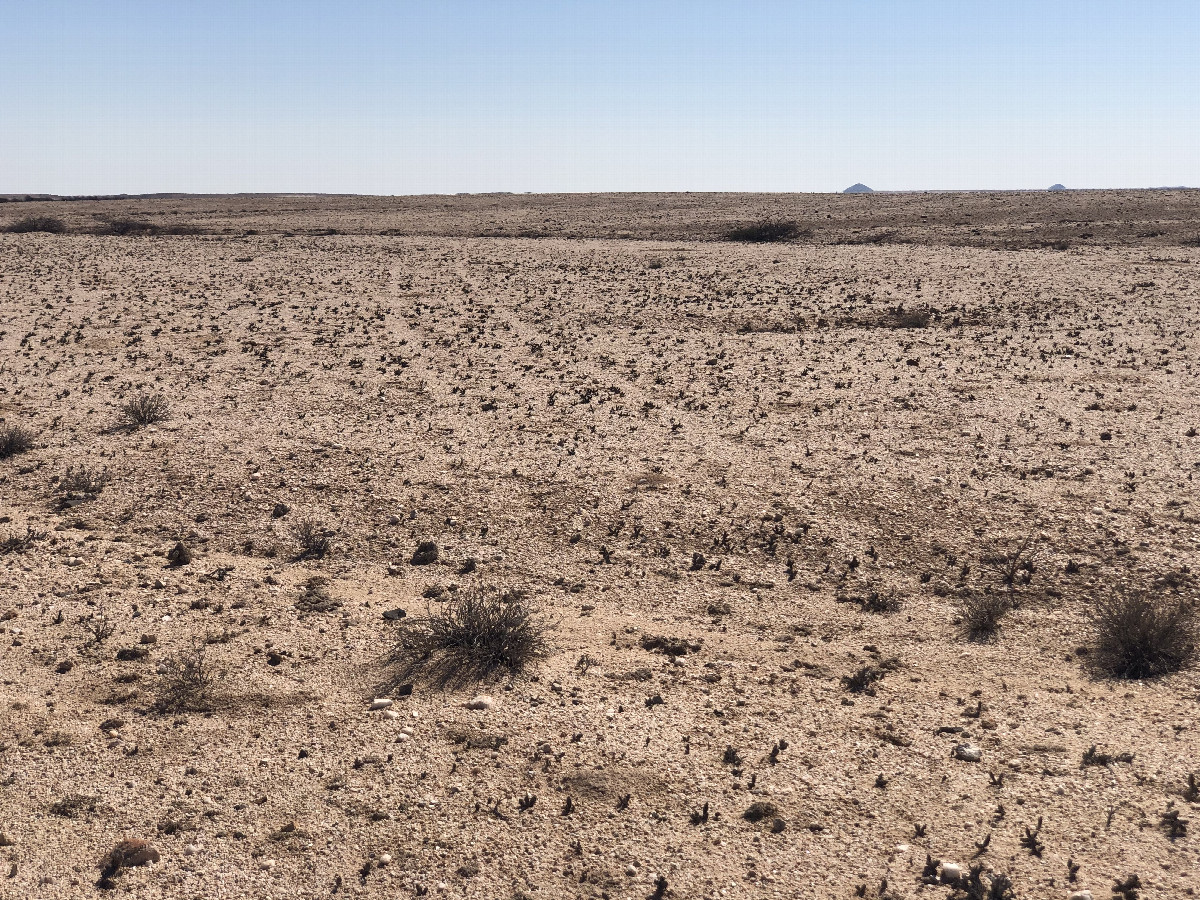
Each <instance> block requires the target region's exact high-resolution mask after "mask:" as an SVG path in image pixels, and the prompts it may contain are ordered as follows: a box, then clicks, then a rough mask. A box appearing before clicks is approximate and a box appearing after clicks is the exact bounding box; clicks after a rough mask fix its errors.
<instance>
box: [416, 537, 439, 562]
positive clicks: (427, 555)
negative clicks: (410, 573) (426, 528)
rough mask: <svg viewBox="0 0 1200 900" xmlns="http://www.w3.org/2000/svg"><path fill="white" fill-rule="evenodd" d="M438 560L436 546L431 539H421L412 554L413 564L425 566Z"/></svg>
mask: <svg viewBox="0 0 1200 900" xmlns="http://www.w3.org/2000/svg"><path fill="white" fill-rule="evenodd" d="M437 561H438V546H437V544H435V543H434V542H433V541H421V542H420V543H419V544H417V549H416V552H414V553H413V555H412V564H413V565H414V566H427V565H430V564H431V563H435V562H437Z"/></svg>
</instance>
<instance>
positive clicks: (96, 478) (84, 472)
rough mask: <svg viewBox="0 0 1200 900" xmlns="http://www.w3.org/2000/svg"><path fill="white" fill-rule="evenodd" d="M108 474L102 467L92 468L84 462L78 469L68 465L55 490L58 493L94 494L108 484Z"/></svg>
mask: <svg viewBox="0 0 1200 900" xmlns="http://www.w3.org/2000/svg"><path fill="white" fill-rule="evenodd" d="M108 481H109V474H108V472H106V471H105V470H103V469H93V468H90V467H88V466H87V465H86V464H85V465H81V466H80V467H79V468H78V469H76V468H75V467H74V466H68V467H67V471H66V474H64V475H63V476H62V477H61V478H60V479H59V480H58V485H57V487H56V489H55V490H56V491H57V492H58V493H60V494H86V495H90V496H95V495H96V494H99V493H100V492H101V491H102V490H104V488H105V485H107V484H108Z"/></svg>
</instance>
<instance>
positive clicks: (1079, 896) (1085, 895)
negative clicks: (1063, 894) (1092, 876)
mask: <svg viewBox="0 0 1200 900" xmlns="http://www.w3.org/2000/svg"><path fill="white" fill-rule="evenodd" d="M1067 900H1093V898H1092V892H1091V891H1072V892H1071V893H1070V894H1068V895H1067Z"/></svg>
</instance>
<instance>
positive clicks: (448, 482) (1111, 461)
mask: <svg viewBox="0 0 1200 900" xmlns="http://www.w3.org/2000/svg"><path fill="white" fill-rule="evenodd" d="M861 200H864V198H841V197H826V198H770V197H765V196H763V197H754V196H750V197H746V196H741V197H739V196H734V195H730V196H725V197H722V196H716V197H714V196H711V195H695V196H682V197H679V196H677V197H672V196H670V195H662V196H654V195H650V196H648V197H646V196H643V197H629V198H622V197H588V198H575V199H574V200H573V201H572V200H571V198H528V197H513V198H505V197H492V198H416V199H408V200H406V199H403V198H401V199H397V200H394V201H389V200H361V201H355V200H351V199H337V198H330V199H320V200H314V199H312V198H290V199H278V198H276V199H271V198H233V199H225V200H218V199H209V200H186V201H185V200H161V201H137V202H130V203H127V204H124V205H122V204H120V203H116V202H107V203H101V204H97V203H71V204H65V203H59V204H11V205H7V206H4V207H0V220H2V219H3V218H4V217H5V216H7V217H8V218H9V219H15V218H17V217H18V216H20V215H26V214H29V213H31V212H39V213H41V212H50V213H53V214H57V215H62V216H63V217H64V218H66V219H67V220H68V223H69V225H70V226H71V228H72V232H71V233H68V234H63V235H50V234H28V235H11V234H5V235H0V373H2V377H0V416H2V417H3V419H4V422H5V423H6V424H19V425H21V426H24V427H27V428H29V429H31V430H32V432H33V433H34V434H35V441H34V446H33V448H32V449H30V450H28V451H27V452H24V453H20V454H17V455H14V456H12V457H10V458H8V459H5V460H2V461H0V541H4V540H5V539H10V540H8V541H7V543H5V544H3V545H0V549H2V550H3V553H2V555H0V833H2V835H3V837H2V838H0V844H3V846H0V867H2V871H0V894H2V895H3V896H6V897H7V896H12V897H31V898H56V897H82V896H93V895H97V894H98V893H100V891H101V889H100V888H98V887H97V886H96V885H97V880H98V879H99V878H101V876H102V874H104V873H102V872H101V865H102V862H103V860H104V857H105V855H106V854H107V853H108V852H109V851H110V849H112V848H113V846H114V845H115V844H116V843H117V842H118V841H120V840H122V839H126V838H129V839H141V840H146V841H149V842H150V843H151V844H153V846H154V849H155V850H156V851H157V855H158V856H159V859H158V861H157V862H152V863H151V864H149V865H144V866H129V867H125V868H122V869H120V870H119V871H118V872H117V873H116V875H115V876H113V877H112V878H111V879H110V882H109V884H108V885H107V887H109V888H112V889H114V890H115V892H116V893H117V894H118V895H120V896H126V895H128V896H134V897H147V898H150V897H171V898H180V897H206V898H207V897H222V898H236V897H328V896H331V895H343V894H345V895H350V896H356V897H397V896H399V897H406V896H424V895H426V894H428V895H429V896H435V897H472V898H505V900H507V898H559V897H584V898H614V900H615V898H637V900H640V898H645V897H648V896H652V895H655V894H656V892H657V894H658V896H665V897H674V898H680V900H683V898H700V897H704V898H719V897H805V898H815V897H835V898H841V897H855V896H865V897H869V898H878V897H895V898H909V897H918V896H920V897H931V898H938V900H940V898H944V897H949V896H951V895H952V889H951V888H950V887H946V886H942V885H933V884H925V883H923V882H922V880H921V876H922V873H923V870H924V868H925V866H926V862H927V855H928V856H930V857H932V858H933V859H935V860H941V861H943V862H946V863H957V864H959V865H961V866H963V867H964V868H966V867H967V866H968V865H969V864H971V863H981V864H983V865H984V866H985V871H986V872H989V873H993V874H994V873H1003V874H1005V875H1007V876H1009V877H1010V878H1011V879H1012V881H1013V884H1014V889H1015V893H1016V896H1017V897H1018V898H1066V897H1067V896H1068V895H1069V894H1070V893H1071V892H1072V891H1076V890H1084V889H1086V890H1090V891H1092V893H1093V895H1094V896H1095V897H1097V898H1101V897H1108V896H1110V894H1111V890H1110V889H1111V887H1112V885H1113V883H1114V881H1115V880H1117V879H1127V878H1128V877H1129V876H1131V875H1133V874H1135V873H1136V874H1137V875H1138V877H1139V880H1140V882H1141V884H1142V886H1143V887H1142V889H1141V896H1142V897H1145V898H1178V897H1183V896H1192V895H1194V894H1195V892H1196V890H1197V889H1198V888H1200V858H1198V856H1197V853H1198V849H1200V844H1198V843H1197V841H1198V840H1200V838H1198V837H1197V833H1200V820H1197V821H1196V823H1195V824H1194V825H1193V826H1192V828H1191V829H1189V830H1188V831H1187V833H1186V834H1177V835H1176V836H1175V837H1174V838H1172V837H1171V836H1170V835H1169V833H1168V828H1167V827H1165V826H1164V825H1163V814H1164V813H1167V812H1169V811H1170V810H1177V811H1179V812H1180V814H1181V817H1182V818H1183V819H1184V820H1188V819H1193V820H1195V819H1196V817H1195V813H1196V812H1197V811H1198V809H1200V806H1198V804H1197V802H1196V800H1195V795H1194V794H1192V795H1191V796H1192V800H1191V801H1189V800H1188V799H1187V796H1186V794H1187V786H1188V776H1189V775H1190V774H1197V773H1200V708H1198V706H1197V701H1198V700H1200V677H1198V676H1197V673H1196V672H1195V671H1185V672H1182V673H1179V674H1176V675H1172V676H1169V677H1166V678H1162V679H1159V680H1155V681H1147V682H1128V681H1117V680H1113V679H1111V678H1108V677H1105V676H1103V675H1101V674H1099V673H1097V672H1096V671H1094V669H1093V668H1092V666H1091V663H1090V657H1089V655H1088V653H1087V648H1088V647H1089V645H1090V641H1091V632H1090V624H1089V615H1088V611H1089V609H1090V604H1091V602H1092V601H1093V600H1094V599H1095V598H1097V597H1100V596H1104V595H1105V594H1106V593H1107V592H1110V591H1112V590H1113V587H1114V585H1117V584H1122V583H1124V584H1130V585H1134V586H1143V587H1153V588H1154V589H1155V590H1159V591H1165V592H1169V591H1180V592H1185V593H1186V592H1188V591H1193V590H1194V589H1195V583H1194V581H1192V580H1191V579H1190V572H1194V570H1195V568H1196V567H1197V564H1198V563H1200V527H1198V525H1200V494H1198V491H1197V489H1198V484H1197V481H1196V476H1197V475H1198V474H1200V437H1198V436H1197V434H1196V432H1197V430H1198V429H1200V390H1198V388H1197V374H1198V372H1200V363H1198V361H1197V348H1198V346H1200V344H1198V343H1197V341H1198V328H1200V279H1198V276H1200V246H1197V245H1196V242H1195V241H1193V238H1194V237H1195V236H1196V235H1197V234H1200V224H1198V221H1200V214H1198V213H1200V205H1198V204H1197V196H1196V194H1195V193H1187V192H1162V193H1146V194H1133V193H1130V194H1116V193H1099V194H1083V193H1071V194H1069V195H1062V196H1041V195H928V196H911V195H910V196H904V197H901V196H893V197H873V198H865V202H863V203H859V205H858V206H852V205H850V204H852V203H856V202H859V201H861ZM866 204H874V206H867V205H866ZM825 210H828V212H825ZM822 215H824V216H828V217H830V218H829V219H822V218H820V217H821V216H822ZM113 216H130V217H135V218H138V219H141V220H149V221H155V222H157V223H159V224H180V223H183V224H188V223H191V224H195V225H198V226H200V227H201V228H203V229H204V231H203V233H199V234H193V235H158V236H144V235H124V236H111V235H110V236H103V235H95V234H87V233H82V232H83V229H85V228H86V227H90V224H94V223H96V222H102V221H103V220H104V219H105V217H113ZM763 216H780V217H782V216H790V217H793V218H799V219H800V220H801V223H802V224H804V225H807V226H810V227H811V228H812V232H811V234H808V235H805V236H804V237H803V238H802V240H800V241H798V242H795V243H789V244H783V245H742V244H732V243H728V242H721V241H716V240H711V239H710V238H712V237H713V236H715V235H716V234H719V232H720V230H721V229H722V228H724V227H726V226H727V224H728V223H730V222H736V221H746V220H753V219H755V218H761V217H763ZM536 219H540V220H542V221H540V222H536V223H535V222H534V220H536ZM828 223H835V224H828ZM328 229H332V230H333V231H335V232H337V233H321V232H325V231H326V230H328ZM973 230H976V231H978V232H979V233H978V234H972V231H973ZM518 233H525V234H529V235H533V234H537V235H541V236H537V237H534V236H529V237H518V236H496V235H517V234H518ZM1083 234H1089V235H1090V236H1089V237H1081V235H1083ZM486 235H492V236H486ZM878 235H882V237H878V238H877V236H878ZM1022 235H1024V236H1022ZM631 237H635V238H641V239H638V240H633V239H629V238H631ZM1055 247H1062V248H1063V249H1055ZM153 394H161V395H163V396H164V397H165V398H166V400H167V401H168V402H169V405H170V413H171V415H170V418H169V419H168V420H166V421H164V422H161V423H159V424H157V425H152V426H149V427H145V428H138V429H133V428H127V427H121V415H120V408H121V406H122V405H123V404H124V403H126V402H127V401H129V400H130V399H132V398H136V397H138V396H141V395H153ZM81 468H84V469H86V470H87V471H88V472H89V473H90V474H92V475H97V474H98V475H99V476H100V478H99V479H97V480H96V481H95V483H93V484H91V485H88V484H87V483H86V481H81V480H80V479H79V478H78V475H79V472H80V470H81ZM97 486H98V487H99V490H95V488H96V487H97ZM279 504H283V505H284V506H279ZM285 507H286V511H284V509H285ZM305 522H307V523H310V524H313V525H315V526H316V527H317V529H318V531H320V532H322V533H324V534H326V535H327V536H328V539H329V541H330V550H329V552H328V553H327V554H326V555H325V556H324V557H323V558H319V559H318V558H306V559H297V557H298V555H299V553H300V546H299V544H298V538H297V535H298V531H299V530H300V527H301V525H302V523H305ZM1025 540H1029V542H1030V547H1031V548H1032V549H1033V551H1034V553H1035V554H1036V559H1035V562H1036V565H1035V567H1034V574H1033V576H1032V579H1031V581H1030V583H1029V584H1028V585H1022V586H1021V587H1020V588H1019V589H1018V603H1019V605H1018V608H1017V609H1016V610H1015V611H1014V612H1013V613H1011V614H1010V615H1009V616H1008V617H1007V619H1006V620H1005V621H1004V623H1003V625H1002V628H1001V630H1000V633H999V635H998V636H997V637H996V639H994V640H992V641H984V642H979V641H970V640H967V639H966V638H965V637H964V636H963V634H962V628H961V627H960V625H959V624H958V618H957V617H958V616H959V612H960V610H959V604H960V602H961V597H962V596H963V595H965V594H970V593H975V594H978V593H979V592H982V591H985V590H994V591H998V590H1002V589H1003V588H1002V585H1001V584H1000V582H999V580H998V578H997V576H996V575H995V574H994V573H992V572H991V571H990V570H989V569H988V568H987V567H986V566H985V565H983V564H982V562H981V560H982V558H983V557H985V556H986V555H987V554H989V553H991V552H994V551H996V550H997V549H1004V548H1009V547H1014V546H1017V545H1019V544H1020V542H1022V541H1025ZM422 541H432V542H434V543H436V545H437V547H438V549H439V558H438V561H437V562H435V563H432V564H425V565H414V564H413V562H412V560H413V554H414V551H415V550H416V549H417V546H418V544H419V543H420V542H422ZM179 544H182V545H183V546H184V547H186V548H187V550H188V551H189V555H190V557H191V558H190V561H187V562H186V564H180V563H182V562H184V560H181V559H180V558H179V556H178V554H177V553H176V552H175V548H176V546H177V545H179ZM314 579H315V580H314ZM480 585H488V586H496V587H498V588H501V589H504V590H518V591H523V592H525V593H526V595H527V597H528V602H529V603H531V604H532V605H533V606H534V607H535V608H536V609H537V610H538V611H539V615H540V616H541V618H542V620H543V621H544V622H545V624H546V626H547V628H548V631H547V638H548V642H549V647H550V652H549V654H548V655H547V656H546V657H545V658H544V659H543V660H541V661H540V662H538V663H536V664H535V665H534V666H533V667H532V668H531V669H530V670H529V671H528V672H526V673H524V674H519V675H497V676H495V677H493V678H491V679H489V680H486V681H484V682H482V683H465V684H456V685H451V686H439V685H438V684H435V683H430V682H428V681H423V680H421V679H420V678H418V679H416V680H415V681H414V682H413V685H414V686H413V690H412V693H411V695H408V696H400V692H399V691H398V690H396V682H397V668H396V666H397V663H396V661H395V659H394V658H393V656H392V651H393V649H394V648H395V646H396V643H397V634H398V631H399V629H400V627H401V625H400V624H398V623H397V622H395V621H393V620H389V619H385V618H384V616H383V613H384V612H385V611H390V610H395V609H404V610H406V611H407V612H408V616H409V617H410V618H411V617H417V616H421V615H424V614H425V613H426V611H427V610H435V611H436V610H437V609H438V608H439V605H440V604H442V603H444V602H446V600H447V598H450V597H453V596H454V595H455V594H456V593H458V592H464V591H471V590H474V589H477V588H478V587H479V586H480ZM871 598H884V599H885V600H887V601H889V602H888V603H886V604H883V605H886V606H888V607H889V609H888V610H885V611H882V612H871V611H870V609H871V608H872V603H871V602H870V600H871ZM109 632H111V633H109ZM656 638H663V639H665V640H663V641H658V640H655V639H656ZM197 646H199V647H203V648H204V665H205V666H207V667H208V669H209V671H211V672H213V673H215V689H214V690H213V692H212V696H211V697H210V699H209V702H208V703H207V704H204V705H202V706H200V707H198V708H195V709H191V710H182V711H173V712H161V711H158V710H157V708H156V703H159V702H160V701H161V699H162V697H163V695H164V685H165V684H167V683H168V682H169V681H170V679H171V675H170V667H171V665H172V663H173V661H176V660H180V659H186V658H188V654H191V653H192V652H193V651H194V649H195V648H196V647H197ZM864 667H873V669H874V671H875V672H876V674H881V675H882V678H881V679H880V680H878V681H876V682H875V683H874V684H873V685H872V687H871V688H870V690H868V691H863V692H855V691H853V690H851V689H850V686H849V685H848V684H847V682H846V681H845V679H846V678H847V677H848V676H851V675H853V674H854V673H856V672H858V671H860V670H862V669H863V668H864ZM164 673H165V674H164ZM480 694H486V695H488V696H490V698H491V703H490V704H488V703H482V704H477V705H481V706H487V707H489V708H485V709H472V708H468V705H469V701H471V700H472V699H473V698H475V697H476V696H477V695H480ZM381 696H386V697H389V698H392V699H393V700H394V702H393V704H392V705H391V706H390V707H388V708H387V709H381V710H371V709H370V705H371V701H372V699H373V698H376V697H381ZM962 744H967V745H971V746H972V747H975V748H978V750H979V751H980V759H979V761H977V762H972V761H968V760H964V759H960V758H956V757H955V755H954V753H953V751H954V748H955V747H957V746H959V745H962ZM1093 745H1094V746H1095V747H1097V748H1098V750H1097V752H1098V753H1099V754H1101V755H1104V754H1107V755H1108V756H1109V757H1111V758H1110V759H1109V760H1108V762H1107V764H1093V765H1087V764H1085V753H1087V751H1088V750H1089V748H1091V747H1093ZM1129 754H1131V755H1132V759H1130V758H1129V756H1128V755H1129ZM960 755H963V754H960ZM968 755H969V754H968ZM1092 759H1093V761H1095V758H1094V757H1093V758H1092ZM529 798H536V800H535V801H534V802H533V805H532V806H531V807H529V808H528V809H522V808H521V807H522V806H529ZM755 804H759V805H758V806H754V805H755ZM752 807H753V808H754V810H756V811H757V812H759V813H761V814H762V816H761V818H760V820H759V821H749V820H748V819H747V818H746V817H745V814H746V813H747V812H748V811H750V810H751V808H752ZM752 815H753V813H752ZM1039 822H1040V823H1041V830H1040V831H1039V832H1036V837H1035V838H1034V839H1029V840H1025V841H1024V842H1023V840H1022V839H1023V838H1026V835H1027V834H1029V833H1031V832H1034V831H1035V830H1036V829H1037V827H1038V823H1039ZM136 849H137V848H136V847H133V849H127V851H125V852H128V853H133V852H134V851H135V850H136ZM1035 851H1036V852H1035ZM1070 866H1077V867H1078V868H1077V870H1072V869H1071V868H1070ZM660 876H661V877H663V878H665V886H663V883H662V882H660V881H659V878H660ZM656 885H658V887H656Z"/></svg>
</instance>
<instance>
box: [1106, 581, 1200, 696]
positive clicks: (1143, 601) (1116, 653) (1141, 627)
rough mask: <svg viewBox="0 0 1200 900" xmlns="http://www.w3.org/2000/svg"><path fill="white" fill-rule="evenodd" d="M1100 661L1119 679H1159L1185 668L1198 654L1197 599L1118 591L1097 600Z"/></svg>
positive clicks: (1108, 671)
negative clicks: (1161, 676)
mask: <svg viewBox="0 0 1200 900" xmlns="http://www.w3.org/2000/svg"><path fill="white" fill-rule="evenodd" d="M1092 625H1093V628H1094V629H1095V653H1094V655H1093V659H1094V660H1095V662H1096V665H1097V666H1099V667H1100V668H1101V669H1102V670H1103V671H1105V672H1107V673H1108V674H1110V675H1115V676H1116V677H1118V678H1154V677H1155V676H1158V675H1166V674H1168V673H1170V672H1177V671H1179V670H1180V669H1183V668H1186V667H1187V666H1189V665H1190V664H1191V663H1192V662H1194V661H1195V658H1196V650H1197V647H1196V645H1197V643H1198V642H1200V619H1198V617H1197V609H1196V603H1195V601H1194V600H1192V599H1189V598H1186V597H1164V596H1162V595H1156V594H1151V593H1149V592H1146V591H1116V592H1114V593H1113V594H1111V595H1109V596H1107V597H1104V598H1102V599H1100V600H1097V601H1096V602H1095V605H1094V606H1093V609H1092Z"/></svg>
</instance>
